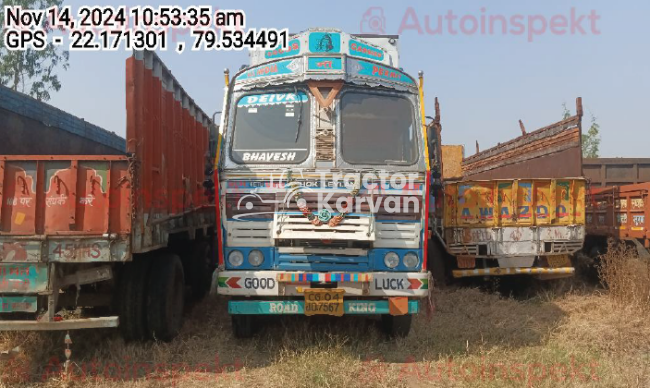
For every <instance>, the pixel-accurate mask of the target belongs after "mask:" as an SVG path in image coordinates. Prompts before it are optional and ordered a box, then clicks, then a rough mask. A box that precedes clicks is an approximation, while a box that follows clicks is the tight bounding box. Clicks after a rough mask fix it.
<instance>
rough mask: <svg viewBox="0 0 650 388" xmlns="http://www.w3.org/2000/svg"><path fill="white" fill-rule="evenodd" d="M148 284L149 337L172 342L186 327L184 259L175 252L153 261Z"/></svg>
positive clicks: (164, 254) (162, 255)
mask: <svg viewBox="0 0 650 388" xmlns="http://www.w3.org/2000/svg"><path fill="white" fill-rule="evenodd" d="M153 260H154V262H155V263H154V264H153V265H152V267H151V273H150V274H149V283H148V285H147V288H148V292H147V324H148V329H149V330H148V334H149V335H150V336H151V337H152V338H154V339H158V340H161V341H166V342H168V341H171V340H172V339H174V337H176V336H177V335H178V333H179V332H180V330H181V327H182V326H183V309H184V300H185V295H184V291H185V275H184V274H183V264H182V263H181V259H180V258H179V257H178V256H177V255H175V254H173V253H163V254H161V255H160V256H159V257H156V258H153Z"/></svg>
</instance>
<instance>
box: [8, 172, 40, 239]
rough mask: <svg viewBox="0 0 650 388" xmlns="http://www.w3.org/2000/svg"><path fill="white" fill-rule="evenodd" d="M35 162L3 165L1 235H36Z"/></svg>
mask: <svg viewBox="0 0 650 388" xmlns="http://www.w3.org/2000/svg"><path fill="white" fill-rule="evenodd" d="M36 177H37V162H35V161H17V162H7V163H5V173H4V182H3V183H2V185H3V197H2V223H1V226H2V229H1V231H2V232H3V233H5V232H8V233H13V234H35V233H36V207H37V201H36V180H37V178H36Z"/></svg>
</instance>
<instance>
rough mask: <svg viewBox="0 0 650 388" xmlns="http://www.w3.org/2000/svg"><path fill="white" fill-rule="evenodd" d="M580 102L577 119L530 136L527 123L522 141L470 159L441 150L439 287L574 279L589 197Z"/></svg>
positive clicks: (435, 222)
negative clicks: (516, 278)
mask: <svg viewBox="0 0 650 388" xmlns="http://www.w3.org/2000/svg"><path fill="white" fill-rule="evenodd" d="M577 103H578V110H577V112H578V114H577V115H576V116H573V117H570V118H568V119H566V120H563V121H561V122H559V123H555V124H553V125H550V126H548V127H545V128H542V129H540V130H537V131H535V132H531V133H526V131H525V129H524V128H523V125H522V132H523V133H522V136H520V137H518V138H516V139H513V140H512V141H510V142H507V143H504V144H499V145H498V146H497V147H494V148H492V149H489V150H486V151H483V152H477V154H476V155H474V156H472V157H470V158H463V157H462V156H460V157H459V153H463V150H462V147H461V148H459V147H458V146H443V147H442V150H441V151H442V152H440V154H441V155H442V158H441V159H440V160H439V161H438V162H439V163H440V164H442V167H443V168H442V169H441V171H442V173H443V182H444V183H443V185H442V189H441V190H439V191H438V192H437V195H435V194H434V197H435V198H434V200H435V201H436V211H435V212H434V213H433V214H432V215H431V218H433V219H432V220H431V222H430V225H432V226H433V227H432V230H431V234H432V241H431V244H430V254H429V257H430V269H431V271H432V273H433V275H434V277H435V278H436V280H438V282H441V281H443V280H444V278H445V275H451V276H453V277H454V278H463V277H473V276H481V277H484V276H502V275H534V276H537V277H538V278H541V279H554V278H560V277H567V276H572V275H573V274H574V271H575V269H574V267H573V265H572V262H571V256H572V255H573V254H574V253H576V252H578V251H579V250H580V249H582V246H583V244H584V239H585V194H586V193H585V190H586V181H585V179H584V178H582V177H581V175H582V173H581V171H582V165H581V161H582V159H581V141H580V135H581V127H580V125H581V116H582V109H581V101H580V99H578V101H577ZM438 125H439V124H438ZM440 132H441V131H440V130H438V131H437V134H438V139H439V138H440ZM459 163H460V166H458V164H459ZM450 175H451V176H450ZM445 251H446V254H445Z"/></svg>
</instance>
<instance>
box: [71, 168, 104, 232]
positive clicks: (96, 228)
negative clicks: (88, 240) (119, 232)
mask: <svg viewBox="0 0 650 388" xmlns="http://www.w3.org/2000/svg"><path fill="white" fill-rule="evenodd" d="M109 166H110V164H109V163H108V162H81V163H79V165H78V171H79V174H78V180H77V194H78V195H77V202H76V230H78V231H83V232H86V233H90V232H92V233H95V234H103V233H107V232H108V228H107V224H108V217H109V214H108V209H109V203H108V193H109V180H110V176H111V174H110V170H109Z"/></svg>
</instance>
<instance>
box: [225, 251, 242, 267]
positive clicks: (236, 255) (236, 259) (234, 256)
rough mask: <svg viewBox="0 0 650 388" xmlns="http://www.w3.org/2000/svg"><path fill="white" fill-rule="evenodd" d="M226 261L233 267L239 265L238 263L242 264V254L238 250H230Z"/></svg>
mask: <svg viewBox="0 0 650 388" xmlns="http://www.w3.org/2000/svg"><path fill="white" fill-rule="evenodd" d="M228 262H229V263H230V265H232V266H233V267H239V266H240V265H242V264H244V254H243V253H241V252H240V251H232V252H230V254H229V255H228Z"/></svg>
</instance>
